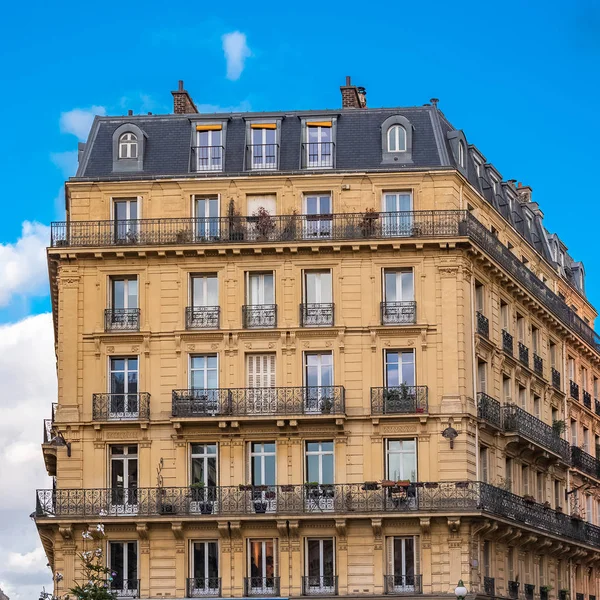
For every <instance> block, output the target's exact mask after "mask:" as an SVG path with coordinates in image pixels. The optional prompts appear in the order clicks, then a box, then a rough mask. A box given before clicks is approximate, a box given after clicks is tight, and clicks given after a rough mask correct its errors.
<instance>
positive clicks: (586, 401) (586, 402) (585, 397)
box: [583, 390, 592, 410]
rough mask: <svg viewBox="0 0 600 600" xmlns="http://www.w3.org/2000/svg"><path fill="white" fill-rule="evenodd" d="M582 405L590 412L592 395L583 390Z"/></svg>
mask: <svg viewBox="0 0 600 600" xmlns="http://www.w3.org/2000/svg"><path fill="white" fill-rule="evenodd" d="M583 405H584V406H585V407H586V408H589V409H590V410H591V409H592V395H591V394H590V393H589V392H586V391H585V390H583Z"/></svg>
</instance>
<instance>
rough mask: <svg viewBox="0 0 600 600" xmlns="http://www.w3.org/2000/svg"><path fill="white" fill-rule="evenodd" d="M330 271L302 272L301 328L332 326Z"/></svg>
mask: <svg viewBox="0 0 600 600" xmlns="http://www.w3.org/2000/svg"><path fill="white" fill-rule="evenodd" d="M331 288H332V283H331V271H304V289H303V295H304V298H303V304H302V306H301V312H300V320H301V323H300V325H301V326H302V327H311V326H313V327H318V326H327V325H333V302H332V289H331Z"/></svg>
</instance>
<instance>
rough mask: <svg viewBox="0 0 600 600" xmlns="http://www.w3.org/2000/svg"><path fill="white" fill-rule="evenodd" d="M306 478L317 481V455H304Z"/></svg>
mask: <svg viewBox="0 0 600 600" xmlns="http://www.w3.org/2000/svg"><path fill="white" fill-rule="evenodd" d="M306 478H307V481H319V456H318V455H317V454H309V455H308V456H307V457H306Z"/></svg>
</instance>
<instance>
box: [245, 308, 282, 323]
mask: <svg viewBox="0 0 600 600" xmlns="http://www.w3.org/2000/svg"><path fill="white" fill-rule="evenodd" d="M242 326H243V327H244V329H273V328H274V327H277V304H245V305H244V306H242Z"/></svg>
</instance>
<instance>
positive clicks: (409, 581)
mask: <svg viewBox="0 0 600 600" xmlns="http://www.w3.org/2000/svg"><path fill="white" fill-rule="evenodd" d="M383 592H384V594H389V595H400V594H422V593H423V577H422V575H384V577H383Z"/></svg>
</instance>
